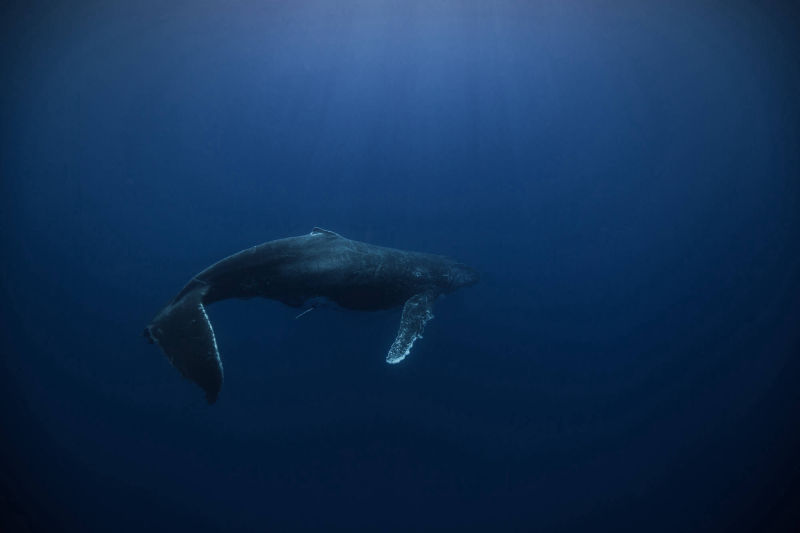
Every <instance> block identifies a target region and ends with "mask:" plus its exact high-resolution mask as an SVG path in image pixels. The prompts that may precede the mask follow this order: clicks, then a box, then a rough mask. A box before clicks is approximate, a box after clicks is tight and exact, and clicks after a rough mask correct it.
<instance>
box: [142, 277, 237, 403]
mask: <svg viewBox="0 0 800 533" xmlns="http://www.w3.org/2000/svg"><path fill="white" fill-rule="evenodd" d="M207 290H208V288H207V287H206V286H198V287H196V288H195V289H193V290H190V291H188V292H182V293H181V294H180V297H179V298H177V299H175V300H173V301H172V302H170V303H169V304H167V305H166V306H165V307H164V308H163V309H162V310H161V311H160V312H159V313H158V314H157V315H156V317H155V318H154V319H153V322H152V323H151V324H150V325H149V326H147V328H145V333H144V335H145V337H147V338H148V340H150V341H151V342H154V343H156V344H158V345H159V347H160V348H161V350H162V351H163V352H164V354H165V355H166V356H167V359H169V362H170V363H172V366H174V367H175V368H177V369H178V370H179V371H180V372H181V374H183V376H184V377H186V378H188V379H190V380H191V381H194V382H195V383H197V384H198V385H200V387H201V388H202V389H203V390H204V391H205V393H206V399H207V400H208V403H214V402H215V401H216V400H217V394H219V390H220V388H221V387H222V361H221V360H220V358H219V350H218V349H217V341H216V338H215V337H214V330H213V329H212V328H211V323H210V322H209V321H208V315H207V314H206V310H205V306H204V305H203V296H205V293H206V291H207Z"/></svg>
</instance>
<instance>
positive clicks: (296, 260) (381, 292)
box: [144, 228, 479, 403]
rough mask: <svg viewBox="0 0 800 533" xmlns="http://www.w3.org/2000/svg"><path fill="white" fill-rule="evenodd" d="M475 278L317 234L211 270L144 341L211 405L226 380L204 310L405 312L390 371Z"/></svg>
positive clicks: (413, 255)
mask: <svg viewBox="0 0 800 533" xmlns="http://www.w3.org/2000/svg"><path fill="white" fill-rule="evenodd" d="M478 277H479V276H478V273H477V271H475V270H474V269H473V268H471V267H469V266H467V265H465V264H463V263H459V262H457V261H454V260H452V259H449V258H447V257H444V256H440V255H433V254H426V253H420V252H409V251H404V250H397V249H394V248H386V247H382V246H375V245H372V244H367V243H364V242H359V241H354V240H350V239H346V238H344V237H342V236H341V235H339V234H338V233H334V232H332V231H328V230H325V229H321V228H314V229H313V230H312V231H311V233H309V234H307V235H301V236H299V237H288V238H285V239H278V240H274V241H269V242H265V243H263V244H259V245H258V246H253V247H252V248H248V249H246V250H242V251H241V252H238V253H236V254H233V255H231V256H229V257H226V258H225V259H222V260H221V261H219V262H217V263H214V264H213V265H211V266H210V267H208V268H206V269H205V270H203V271H202V272H200V273H199V274H197V275H196V276H194V277H193V278H192V279H191V280H189V282H188V283H187V284H186V286H184V287H183V289H181V291H180V292H179V293H178V294H177V295H176V296H175V297H174V298H173V299H172V300H171V301H170V302H169V303H167V305H165V306H164V308H163V309H161V311H159V312H158V313H157V314H156V316H155V318H154V319H153V321H152V322H151V323H150V324H149V325H148V326H147V327H146V328H145V330H144V336H145V338H147V340H148V341H149V342H151V343H155V344H157V345H158V346H159V347H160V348H161V350H162V351H163V352H164V354H165V355H166V356H167V358H168V359H169V361H170V363H172V365H173V366H174V367H175V368H177V369H178V370H179V371H180V372H181V374H183V376H184V377H186V378H188V379H189V380H191V381H193V382H195V383H196V384H197V385H199V386H200V387H201V388H202V389H203V390H204V391H205V393H206V399H207V400H208V402H209V403H214V402H215V401H216V399H217V395H218V394H219V390H220V388H221V387H222V379H223V372H222V361H221V359H220V355H219V349H218V347H217V340H216V337H215V336H214V330H213V329H212V327H211V322H209V320H208V315H207V314H206V306H207V305H210V304H212V303H214V302H219V301H220V300H227V299H229V298H253V297H256V296H258V297H261V298H270V299H273V300H278V301H280V302H283V303H284V304H286V305H289V306H291V307H297V308H301V307H303V306H304V304H306V303H307V302H310V301H318V300H319V299H323V300H329V301H332V302H334V303H335V304H337V305H338V306H340V307H343V308H345V309H354V310H362V311H376V310H381V309H391V308H396V307H400V306H402V307H403V311H402V315H401V318H400V327H399V329H398V332H397V337H396V338H395V340H394V342H393V343H392V345H391V347H390V348H389V351H388V353H387V355H386V362H387V363H390V364H396V363H399V362H400V361H402V360H403V359H405V357H406V356H407V355H408V354H409V352H410V351H411V347H412V346H413V344H414V341H416V340H417V339H418V338H420V337H421V336H422V331H423V329H424V327H425V324H426V323H427V322H428V321H429V320H430V319H431V318H433V313H432V310H433V303H434V301H435V300H436V298H437V297H438V296H439V295H441V294H446V293H449V292H452V291H454V290H456V289H458V288H460V287H466V286H469V285H474V284H475V283H477V281H478ZM301 314H303V313H301ZM298 316H300V315H298Z"/></svg>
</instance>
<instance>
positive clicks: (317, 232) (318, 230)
mask: <svg viewBox="0 0 800 533" xmlns="http://www.w3.org/2000/svg"><path fill="white" fill-rule="evenodd" d="M311 235H328V236H330V237H341V235H339V234H338V233H336V232H335V231H330V230H327V229H322V228H318V227H316V226H314V229H312V230H311Z"/></svg>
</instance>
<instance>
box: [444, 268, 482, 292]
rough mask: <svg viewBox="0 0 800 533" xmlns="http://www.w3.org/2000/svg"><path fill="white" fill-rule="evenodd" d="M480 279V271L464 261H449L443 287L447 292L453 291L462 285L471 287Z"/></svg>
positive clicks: (445, 270)
mask: <svg viewBox="0 0 800 533" xmlns="http://www.w3.org/2000/svg"><path fill="white" fill-rule="evenodd" d="M478 281H480V274H478V271H477V270H475V269H474V268H472V267H471V266H469V265H465V264H464V263H458V262H456V261H452V262H449V263H448V265H447V266H446V267H445V269H444V273H443V275H442V283H441V285H442V288H443V289H444V290H445V291H446V292H452V291H454V290H456V289H460V288H461V287H469V286H471V285H475V284H476V283H478Z"/></svg>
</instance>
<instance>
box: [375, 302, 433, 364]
mask: <svg viewBox="0 0 800 533" xmlns="http://www.w3.org/2000/svg"><path fill="white" fill-rule="evenodd" d="M435 299H436V295H435V294H433V293H431V292H423V293H421V294H415V295H414V296H412V297H411V298H409V299H408V300H407V301H406V304H405V305H404V306H403V316H402V317H401V318H400V329H398V330H397V337H396V338H395V339H394V342H393V343H392V346H391V348H389V353H388V354H386V362H387V363H389V364H390V365H396V364H397V363H399V362H400V361H402V360H403V359H405V358H406V356H407V355H408V354H409V353H411V347H412V346H414V341H416V340H417V339H421V338H422V331H423V330H424V329H425V324H426V323H427V322H428V321H429V320H430V319H432V318H433V312H432V309H433V301H434V300H435Z"/></svg>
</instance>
